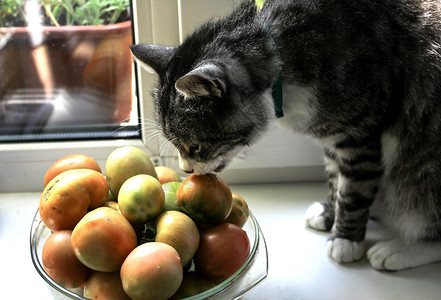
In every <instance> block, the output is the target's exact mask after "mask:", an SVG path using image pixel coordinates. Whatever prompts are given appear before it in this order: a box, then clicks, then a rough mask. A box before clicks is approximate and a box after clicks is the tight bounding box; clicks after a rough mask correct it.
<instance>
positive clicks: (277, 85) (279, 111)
mask: <svg viewBox="0 0 441 300" xmlns="http://www.w3.org/2000/svg"><path fill="white" fill-rule="evenodd" d="M272 95H273V102H274V112H275V114H276V117H277V118H281V117H283V108H282V106H283V90H282V72H279V75H278V76H277V80H276V82H274V84H273V93H272Z"/></svg>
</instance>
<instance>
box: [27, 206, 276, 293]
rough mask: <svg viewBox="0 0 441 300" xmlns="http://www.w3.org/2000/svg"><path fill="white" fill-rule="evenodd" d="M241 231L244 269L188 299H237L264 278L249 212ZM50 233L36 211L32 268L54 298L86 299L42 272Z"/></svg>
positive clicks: (258, 237)
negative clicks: (247, 244) (248, 248)
mask: <svg viewBox="0 0 441 300" xmlns="http://www.w3.org/2000/svg"><path fill="white" fill-rule="evenodd" d="M243 229H244V230H245V231H246V233H247V235H248V238H249V240H250V245H251V251H250V254H249V255H248V258H247V260H246V261H245V263H244V264H243V266H242V267H241V268H240V269H239V270H237V272H236V273H234V274H233V275H232V276H231V277H230V278H228V279H226V280H225V281H223V282H221V283H220V284H218V285H216V286H215V287H213V288H211V289H209V290H207V291H205V292H203V293H200V294H198V295H195V296H192V297H189V298H186V299H187V300H200V299H219V300H221V299H222V300H225V299H237V298H239V297H241V296H242V295H244V294H245V293H246V292H248V291H249V290H251V289H252V288H253V287H255V286H256V285H258V284H259V283H260V282H261V281H262V280H263V279H265V278H266V276H267V274H268V252H267V248H266V243H265V238H264V236H263V234H262V230H261V229H260V226H259V223H258V222H257V220H256V218H255V217H254V215H253V214H252V213H251V212H250V217H249V218H248V221H247V222H246V223H245V225H244V226H243ZM50 234H51V231H50V229H49V228H47V227H46V225H44V223H43V222H42V221H41V219H40V214H39V212H38V210H37V212H36V213H35V216H34V219H33V222H32V226H31V232H30V247H31V257H32V262H33V264H34V266H35V269H36V270H37V272H38V273H39V274H40V276H41V278H43V280H44V281H45V283H46V285H47V287H48V288H49V290H50V292H51V294H52V296H53V298H54V299H87V298H85V297H83V296H82V294H83V291H82V289H81V288H78V289H66V288H64V287H62V286H60V285H59V284H57V283H56V282H55V281H53V280H52V278H50V277H49V275H48V274H47V273H46V272H45V271H44V269H43V265H42V263H41V252H42V249H43V245H44V242H45V241H46V239H47V238H48V237H49V235H50Z"/></svg>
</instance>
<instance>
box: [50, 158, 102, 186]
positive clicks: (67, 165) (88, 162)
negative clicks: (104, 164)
mask: <svg viewBox="0 0 441 300" xmlns="http://www.w3.org/2000/svg"><path fill="white" fill-rule="evenodd" d="M73 169H91V170H95V171H97V172H100V173H101V168H100V166H99V164H98V163H97V162H96V160H95V159H93V158H92V157H90V156H88V155H84V154H71V155H67V156H65V157H63V158H60V159H59V160H57V161H56V162H54V163H53V164H52V165H51V166H50V167H49V169H48V170H47V171H46V174H45V175H44V178H43V184H44V186H46V185H47V184H48V183H49V181H51V180H52V179H53V178H54V177H55V176H57V175H58V174H61V173H63V172H64V171H68V170H73Z"/></svg>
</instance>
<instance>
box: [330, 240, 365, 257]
mask: <svg viewBox="0 0 441 300" xmlns="http://www.w3.org/2000/svg"><path fill="white" fill-rule="evenodd" d="M327 251H328V256H329V257H331V258H332V259H333V260H335V261H336V262H338V263H349V262H354V261H357V260H360V259H361V258H362V257H363V254H364V242H354V241H350V240H347V239H341V238H336V239H334V240H329V241H328V244H327Z"/></svg>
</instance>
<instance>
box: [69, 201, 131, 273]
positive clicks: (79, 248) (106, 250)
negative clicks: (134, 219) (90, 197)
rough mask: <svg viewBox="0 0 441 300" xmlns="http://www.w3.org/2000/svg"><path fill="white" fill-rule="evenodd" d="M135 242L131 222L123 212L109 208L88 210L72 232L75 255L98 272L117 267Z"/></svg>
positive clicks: (111, 270) (110, 270)
mask: <svg viewBox="0 0 441 300" xmlns="http://www.w3.org/2000/svg"><path fill="white" fill-rule="evenodd" d="M136 245H137V238H136V233H135V230H134V229H133V227H132V225H130V223H129V221H127V219H126V218H124V216H123V215H122V214H120V213H118V212H117V211H116V210H114V209H112V208H109V207H99V208H97V209H94V210H92V211H90V212H88V213H87V214H86V215H85V216H84V217H83V218H82V219H81V220H80V222H78V224H77V225H76V226H75V228H74V230H73V232H72V247H73V249H74V253H75V255H76V256H77V258H78V259H79V260H80V261H81V262H82V263H83V264H85V265H86V266H88V267H89V268H91V269H93V270H95V271H101V272H113V271H116V270H118V269H119V267H120V266H121V264H122V263H123V261H124V259H125V258H126V257H127V255H128V254H129V253H130V252H131V251H132V250H133V249H135V247H136Z"/></svg>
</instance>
